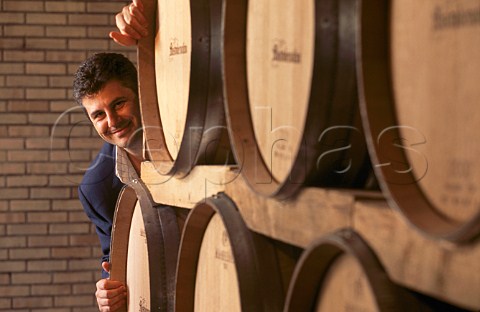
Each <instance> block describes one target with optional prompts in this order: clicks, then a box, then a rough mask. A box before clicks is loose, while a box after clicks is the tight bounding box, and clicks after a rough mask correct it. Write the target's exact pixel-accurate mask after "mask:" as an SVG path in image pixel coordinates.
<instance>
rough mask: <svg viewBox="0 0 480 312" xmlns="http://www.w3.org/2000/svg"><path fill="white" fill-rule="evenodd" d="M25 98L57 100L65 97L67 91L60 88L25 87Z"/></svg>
mask: <svg viewBox="0 0 480 312" xmlns="http://www.w3.org/2000/svg"><path fill="white" fill-rule="evenodd" d="M22 96H23V95H22ZM26 98H27V99H29V100H45V99H52V100H59V99H66V98H67V93H66V90H65V89H60V88H48V89H45V88H35V89H34V88H29V89H27V93H26Z"/></svg>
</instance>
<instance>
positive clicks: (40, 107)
mask: <svg viewBox="0 0 480 312" xmlns="http://www.w3.org/2000/svg"><path fill="white" fill-rule="evenodd" d="M8 110H9V111H10V112H30V113H31V112H46V111H48V101H32V100H28V101H9V102H8ZM22 116H23V115H22Z"/></svg>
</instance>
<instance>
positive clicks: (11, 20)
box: [0, 13, 25, 24]
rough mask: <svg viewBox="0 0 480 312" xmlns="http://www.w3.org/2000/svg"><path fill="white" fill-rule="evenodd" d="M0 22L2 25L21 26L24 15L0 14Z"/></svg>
mask: <svg viewBox="0 0 480 312" xmlns="http://www.w3.org/2000/svg"><path fill="white" fill-rule="evenodd" d="M0 21H2V24H23V23H24V22H25V14H23V13H0Z"/></svg>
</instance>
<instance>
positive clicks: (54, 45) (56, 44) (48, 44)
mask: <svg viewBox="0 0 480 312" xmlns="http://www.w3.org/2000/svg"><path fill="white" fill-rule="evenodd" d="M25 47H26V48H27V49H45V50H62V49H66V48H67V41H66V40H65V39H50V38H38V39H37V38H28V37H27V38H26V39H25Z"/></svg>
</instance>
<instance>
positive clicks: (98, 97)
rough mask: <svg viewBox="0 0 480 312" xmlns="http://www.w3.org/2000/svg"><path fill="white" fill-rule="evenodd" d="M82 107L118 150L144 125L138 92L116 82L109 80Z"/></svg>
mask: <svg viewBox="0 0 480 312" xmlns="http://www.w3.org/2000/svg"><path fill="white" fill-rule="evenodd" d="M82 104H83V106H84V107H85V109H86V110H87V114H88V116H89V118H90V120H91V121H92V123H93V126H94V127H95V130H97V132H98V134H99V135H100V137H102V139H104V140H105V141H107V142H108V143H111V144H114V145H117V146H119V147H123V148H125V147H128V144H129V140H130V138H131V137H132V134H134V133H135V132H136V131H137V130H139V129H140V128H141V126H142V124H141V119H140V108H139V105H138V100H137V98H136V96H135V93H134V92H133V91H132V90H130V89H129V88H126V87H124V86H122V84H121V83H120V82H118V81H117V80H112V81H109V82H107V83H106V84H105V86H104V87H103V89H101V90H100V91H99V92H98V93H97V94H95V95H93V96H90V97H85V98H83V100H82Z"/></svg>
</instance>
